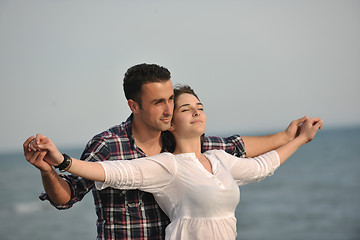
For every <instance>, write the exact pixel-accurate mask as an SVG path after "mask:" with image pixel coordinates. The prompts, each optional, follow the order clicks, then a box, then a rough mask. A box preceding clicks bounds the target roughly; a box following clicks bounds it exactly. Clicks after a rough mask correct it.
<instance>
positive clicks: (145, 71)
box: [123, 63, 171, 107]
mask: <svg viewBox="0 0 360 240" xmlns="http://www.w3.org/2000/svg"><path fill="white" fill-rule="evenodd" d="M170 78H171V75H170V72H169V70H168V69H166V68H165V67H162V66H159V65H156V64H146V63H142V64H138V65H135V66H133V67H131V68H129V69H128V70H127V72H126V73H125V77H124V83H123V87H124V93H125V97H126V99H127V100H129V99H132V100H134V101H135V102H137V103H138V104H139V105H140V107H141V91H142V86H143V85H144V84H146V83H151V82H165V81H168V80H170Z"/></svg>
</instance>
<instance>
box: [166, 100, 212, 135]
mask: <svg viewBox="0 0 360 240" xmlns="http://www.w3.org/2000/svg"><path fill="white" fill-rule="evenodd" d="M205 129H206V115H205V113H204V109H203V105H202V103H201V102H200V101H199V99H197V98H196V97H195V96H194V95H192V94H188V93H183V94H181V95H180V96H178V97H177V98H176V102H175V109H174V115H173V121H172V128H171V131H172V133H173V134H174V136H175V137H185V138H189V137H200V136H201V135H202V134H203V133H204V132H205Z"/></svg>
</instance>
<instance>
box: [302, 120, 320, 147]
mask: <svg viewBox="0 0 360 240" xmlns="http://www.w3.org/2000/svg"><path fill="white" fill-rule="evenodd" d="M322 126H323V120H322V119H321V118H308V119H306V120H305V122H304V123H303V124H301V126H300V133H299V136H298V137H299V138H301V139H303V141H304V143H303V144H306V143H308V142H311V141H312V140H313V139H314V137H315V135H316V133H317V131H318V130H319V129H322Z"/></svg>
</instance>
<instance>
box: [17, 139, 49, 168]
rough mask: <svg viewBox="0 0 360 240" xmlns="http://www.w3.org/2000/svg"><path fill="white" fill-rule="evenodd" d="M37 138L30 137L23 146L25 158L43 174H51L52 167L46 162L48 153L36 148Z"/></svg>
mask: <svg viewBox="0 0 360 240" xmlns="http://www.w3.org/2000/svg"><path fill="white" fill-rule="evenodd" d="M34 142H35V137H34V136H31V137H29V138H28V139H27V140H26V141H25V142H24V144H23V149H24V156H25V159H26V161H28V162H29V163H31V164H32V165H33V166H35V167H36V168H37V169H39V170H40V171H41V172H51V171H52V167H51V165H50V164H49V163H47V162H45V161H44V157H45V155H46V154H47V151H37V149H36V148H35V147H34Z"/></svg>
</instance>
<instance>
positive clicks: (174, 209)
mask: <svg viewBox="0 0 360 240" xmlns="http://www.w3.org/2000/svg"><path fill="white" fill-rule="evenodd" d="M204 154H205V156H206V157H207V158H208V159H209V160H210V163H211V165H212V171H213V173H212V174H211V173H210V172H208V171H207V170H206V169H205V168H204V167H203V165H202V164H201V163H200V162H199V160H198V159H197V158H196V156H195V154H194V153H184V154H179V155H173V154H171V153H161V154H159V155H155V156H151V157H145V158H140V159H134V160H120V161H105V162H100V163H101V164H102V166H103V168H104V169H105V175H106V177H105V182H104V183H103V182H96V183H95V185H96V188H97V189H98V190H101V189H104V188H107V187H113V188H118V189H139V190H141V191H145V192H150V193H152V194H153V195H154V197H155V200H156V201H157V203H158V204H159V206H160V207H161V209H162V210H163V211H164V212H165V213H166V214H167V215H168V217H169V218H170V221H171V223H170V224H169V225H168V226H167V228H166V237H165V238H166V239H206V240H211V239H235V238H236V218H235V208H236V206H237V204H238V203H239V200H240V191H239V187H238V185H239V186H241V185H245V184H247V183H251V182H257V181H260V180H262V179H264V178H265V177H267V176H270V175H272V174H273V173H274V171H275V170H276V169H277V168H278V167H279V165H280V159H279V156H278V154H277V152H276V151H271V152H268V153H265V154H263V155H260V156H258V157H255V158H238V157H235V156H232V155H230V154H228V153H226V152H225V151H223V150H210V151H207V152H205V153H204Z"/></svg>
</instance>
